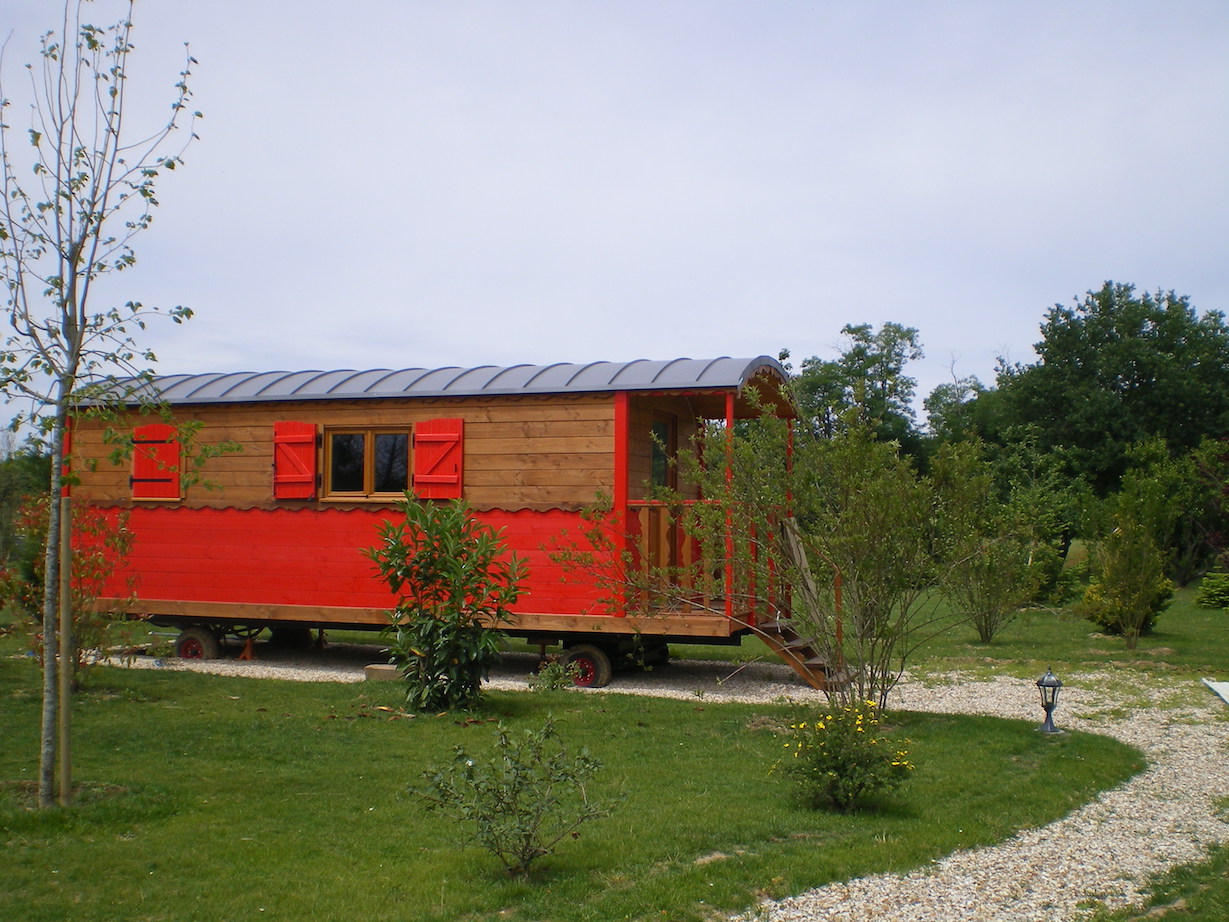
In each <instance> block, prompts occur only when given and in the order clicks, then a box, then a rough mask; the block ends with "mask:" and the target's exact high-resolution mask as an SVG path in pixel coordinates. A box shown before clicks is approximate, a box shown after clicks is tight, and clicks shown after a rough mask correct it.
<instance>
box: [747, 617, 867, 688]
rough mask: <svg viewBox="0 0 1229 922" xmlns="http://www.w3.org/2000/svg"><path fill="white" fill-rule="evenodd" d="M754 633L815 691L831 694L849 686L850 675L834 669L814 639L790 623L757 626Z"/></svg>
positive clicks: (775, 622) (774, 622)
mask: <svg viewBox="0 0 1229 922" xmlns="http://www.w3.org/2000/svg"><path fill="white" fill-rule="evenodd" d="M751 630H752V631H753V632H754V633H755V634H756V635H757V636H758V637H759V638H760V639H761V640H763V641H764V643H766V644H767V645H768V649H770V650H772V652H773V653H775V654H776V655H777V656H778V657H780V659H781V660H782V661H783V662H784V663H785V664H786V665H788V666H789V667H790V668H791V669H793V670H794V672H796V673H798V675H800V676H802V678H803V681H805V682H806V683H807V684H808V685H810V686H811V687H812V688H814V689H817V690H819V691H828V690H830V689H833V688H841V687H842V686H844V685H847V684H849V673H848V672H846V671H844V670H842V669H834V668H832V665H831V664H830V663H829V662H828V661H827V659H826V658H825V657H824V656H823V654H822V653H820V651H819V650H818V649H816V646H815V641H814V639H811V638H807V637H803V636H802V635H800V634H799V633H798V632H797V631H796V630H795V629H794V626H793V624H792V623H791V622H789V621H786V620H780V621H770V622H768V623H766V624H760V625H754V626H752V627H751Z"/></svg>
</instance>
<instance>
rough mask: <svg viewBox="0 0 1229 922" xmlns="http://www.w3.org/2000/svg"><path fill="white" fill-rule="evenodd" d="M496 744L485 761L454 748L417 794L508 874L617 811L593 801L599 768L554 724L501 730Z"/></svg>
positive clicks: (426, 776)
mask: <svg viewBox="0 0 1229 922" xmlns="http://www.w3.org/2000/svg"><path fill="white" fill-rule="evenodd" d="M495 741H496V742H495V751H494V752H493V754H492V755H491V756H490V757H489V758H488V759H486V760H483V759H482V758H480V757H478V758H476V757H474V756H471V755H470V754H469V753H467V752H466V751H465V749H464V748H462V747H461V746H456V747H454V749H453V758H452V762H451V763H450V764H449V765H446V766H442V767H440V766H431V767H429V768H428V769H427V770H426V771H425V772H423V779H424V780H425V782H426V784H425V786H424V787H421V788H418V789H416V790H415V791H414V793H415V794H417V795H418V796H419V797H421V798H422V799H423V800H425V801H426V802H427V806H428V808H429V809H432V810H437V811H440V812H441V813H443V814H445V815H446V816H447V817H449V819H451V820H453V821H455V822H456V823H457V824H459V825H461V826H465V827H470V828H471V829H472V833H471V836H470V837H471V838H472V839H473V841H474V842H475V843H476V844H478V845H480V846H481V847H482V848H484V849H486V850H487V851H488V852H490V853H491V854H492V855H494V856H495V857H496V858H498V859H499V860H500V862H501V863H502V864H503V866H504V868H505V869H507V871H508V873H509V874H510V875H512V876H523V875H526V874H528V873H529V870H530V866H531V865H532V864H533V863H534V862H535V861H537V860H538V859H539V858H543V857H545V856H546V855H549V854H551V852H553V851H554V850H555V847H556V846H557V845H558V844H559V843H560V842H562V841H563V840H564V839H566V838H573V839H575V838H579V837H580V834H579V833H578V832H577V829H579V827H580V826H581V825H582V824H583V823H586V822H588V821H589V820H593V819H597V818H598V817H602V816H606V815H607V814H609V813H610V811H611V809H612V807H611V806H610V805H608V804H602V803H598V802H596V801H592V800H590V799H589V795H588V792H587V790H586V786H587V785H588V784H589V782H590V781H591V780H592V778H593V777H594V775H596V774H597V772H598V771H599V770H600V769H601V767H602V763H601V762H600V761H599V760H598V759H596V758H594V757H593V756H592V755H590V754H589V750H588V749H581V750H580V751H579V752H577V753H576V754H575V755H571V754H570V753H569V752H568V750H567V747H566V746H564V744H563V741H562V740H561V739H560V738H559V732H558V731H557V730H556V729H555V722H554V720H552V719H550V718H548V719H547V721H546V723H545V724H543V725H542V727H541V728H540V729H538V730H525V731H523V732H522V733H521V734H517V735H514V734H513V732H512V730H511V729H509V728H508V727H507V726H506V725H505V724H503V723H500V724H499V725H498V726H497V727H496V729H495Z"/></svg>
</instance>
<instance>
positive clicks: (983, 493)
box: [931, 440, 1058, 643]
mask: <svg viewBox="0 0 1229 922" xmlns="http://www.w3.org/2000/svg"><path fill="white" fill-rule="evenodd" d="M931 476H932V477H933V478H934V482H935V489H936V493H937V498H938V515H939V516H941V519H942V526H943V527H942V533H943V535H944V536H945V538H946V540H947V541H948V542H949V546H948V547H947V548H946V551H945V555H944V556H945V557H946V558H947V560H948V561H949V565H948V568H947V579H946V581H945V585H944V592H945V594H946V596H947V598H948V599H949V600H950V601H951V603H952V607H953V609H954V610H955V611H956V612H957V613H958V614H960V615H962V616H963V617H964V618H966V619H968V621H969V622H970V623H971V624H972V625H973V627H974V628H976V630H977V636H978V637H979V638H980V640H981V642H982V643H990V642H991V641H992V640H993V639H994V636H995V634H997V633H998V632H999V631H1000V630H1001V629H1002V628H1003V627H1005V626H1006V625H1007V624H1008V623H1009V622H1010V621H1011V620H1012V619H1013V618H1014V617H1015V616H1016V614H1017V613H1018V612H1019V611H1020V609H1021V608H1023V607H1024V606H1025V605H1027V604H1028V603H1030V602H1032V601H1033V600H1034V599H1035V598H1036V596H1037V593H1038V590H1039V589H1040V588H1041V586H1042V584H1043V583H1044V582H1045V581H1046V580H1047V579H1048V578H1049V577H1050V574H1051V571H1053V570H1054V569H1055V563H1056V562H1057V560H1058V548H1057V546H1056V545H1055V543H1054V542H1053V541H1052V540H1047V539H1048V538H1050V537H1051V535H1050V534H1049V529H1047V527H1046V523H1045V520H1044V518H1043V517H1039V516H1038V515H1037V510H1036V508H1034V507H1033V506H1032V505H1031V504H1026V503H1022V502H1020V501H1019V498H1018V497H1011V496H1009V497H1008V498H1007V499H1006V500H1004V499H1002V498H1001V497H1000V495H999V491H998V489H997V486H996V484H995V478H994V474H993V468H992V466H991V464H990V462H989V461H988V460H987V458H986V447H985V445H984V444H983V443H982V442H981V441H980V440H968V441H962V442H953V443H948V444H946V445H944V446H942V447H941V448H940V449H939V452H938V454H937V456H936V457H935V459H934V463H933V465H932V468H931ZM1023 495H1027V494H1023Z"/></svg>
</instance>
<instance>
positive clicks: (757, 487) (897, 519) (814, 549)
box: [681, 414, 944, 705]
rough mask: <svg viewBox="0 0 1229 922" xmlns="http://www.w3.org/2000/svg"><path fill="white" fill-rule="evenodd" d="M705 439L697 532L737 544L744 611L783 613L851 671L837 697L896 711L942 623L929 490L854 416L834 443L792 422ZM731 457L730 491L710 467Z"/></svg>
mask: <svg viewBox="0 0 1229 922" xmlns="http://www.w3.org/2000/svg"><path fill="white" fill-rule="evenodd" d="M705 439H706V441H705V443H704V444H703V445H701V446H700V448H699V450H698V451H697V452H696V453H695V454H694V455H683V456H682V457H681V460H682V463H683V464H684V465H685V466H686V468H687V470H688V477H693V478H695V479H697V480H698V481H699V482H700V483H701V484H702V485H703V492H704V495H705V496H706V497H708V499H709V502H707V503H703V504H696V505H695V506H693V507H691V517H690V519H689V521H688V524H687V527H688V528H689V530H691V531H692V532H693V533H694V534H696V536H697V537H698V538H699V540H700V542H701V544H702V546H706V547H710V548H712V547H723V546H724V542H725V540H726V536H727V535H728V536H729V539H730V544H731V546H732V548H733V550H734V553H735V555H736V558H737V563H738V566H739V569H740V570H742V571H743V572H746V573H748V574H750V575H749V576H748V577H747V578H746V579H745V580H744V581H743V584H741V585H738V586H736V587H735V590H736V592H741V593H744V595H740V596H739V597H738V599H737V602H736V605H737V606H738V607H741V608H744V609H745V608H749V607H757V608H758V609H760V610H761V611H762V610H764V609H765V608H766V607H767V606H771V605H777V606H782V609H779V610H781V611H782V612H783V614H785V615H789V616H792V618H793V621H794V624H795V629H796V630H798V632H799V633H800V634H802V635H804V636H807V637H810V638H814V639H815V642H816V643H817V644H818V645H819V647H820V649H821V650H822V652H823V655H824V656H825V658H826V659H827V661H828V662H829V663H830V664H833V666H834V667H838V668H840V667H845V668H847V670H848V673H849V675H850V683H849V684H848V685H844V686H839V687H836V686H834V687H833V689H832V690H831V693H832V694H836V695H839V696H849V698H850V700H867V699H873V700H877V701H879V703H880V704H881V705H882V704H884V703H886V700H887V694H888V692H889V691H890V690H891V688H892V686H893V685H895V683H896V681H897V680H898V678H899V676H900V674H901V672H902V671H903V669H904V664H905V662H906V660H907V659H908V657H909V655H910V654H911V652H912V651H913V650H915V649H916V648H917V646H918V644H920V643H921V642H922V641H923V640H924V639H925V638H926V637H927V636H929V633H928V632H929V630H930V629H931V628H932V627H933V626H934V624H935V617H936V614H937V604H938V602H939V598H938V597H937V594H936V593H934V592H932V591H931V588H932V587H933V586H935V585H936V584H937V583H938V582H939V580H940V577H941V571H942V569H943V566H944V561H943V559H942V556H941V552H942V546H941V542H939V541H938V540H937V533H936V519H935V516H934V503H935V494H934V489H933V486H932V484H931V482H930V481H929V479H927V478H925V477H922V476H920V475H919V474H918V473H917V471H916V470H915V469H914V468H913V466H912V465H911V464H910V463H909V461H908V460H906V459H904V458H902V457H901V456H900V454H899V453H898V451H897V448H896V446H895V445H893V444H891V443H887V442H882V441H880V440H879V439H878V437H877V434H876V431H875V429H874V428H873V427H872V426H871V425H870V424H869V423H868V422H867V421H865V420H862V419H859V418H857V417H856V416H854V415H853V414H851V418H850V419H848V420H847V421H846V422H845V423H844V424H843V425H842V426H841V427H840V428H839V429H838V430H837V431H836V432H835V433H834V434H833V436H832V437H830V438H825V437H822V436H821V435H819V434H817V433H814V432H808V431H798V432H795V433H793V435H791V432H790V429H789V426H788V423H787V422H786V421H784V420H780V419H775V418H772V417H770V416H762V417H760V418H758V419H755V420H752V421H748V422H747V423H746V425H744V426H742V427H740V429H739V430H737V431H736V432H735V433H734V434H733V438H729V439H727V434H726V433H725V431H724V429H723V428H721V427H714V428H712V429H710V430H709V431H708V433H707V434H706V436H705ZM791 444H792V449H791V447H790V446H791ZM787 456H788V457H789V459H790V460H789V462H788V463H787V460H786V458H787ZM722 457H727V458H728V459H729V464H730V467H731V470H732V474H733V476H732V477H730V478H728V479H727V478H726V477H725V473H724V470H723V469H722V468H721V466H720V465H714V464H710V465H708V466H707V467H705V466H704V465H702V464H701V463H700V459H701V458H709V459H712V458H722ZM838 577H839V582H840V587H841V588H840V594H839V597H838V593H837V591H836V590H835V583H836V581H837V578H838ZM778 585H788V586H791V587H792V590H793V591H792V596H791V598H790V599H784V600H783V599H781V598H778V597H776V596H774V594H773V589H774V587H776V586H778ZM786 605H788V606H789V607H788V609H784V606H786Z"/></svg>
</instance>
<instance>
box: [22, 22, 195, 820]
mask: <svg viewBox="0 0 1229 922" xmlns="http://www.w3.org/2000/svg"><path fill="white" fill-rule="evenodd" d="M83 5H84V4H83V2H82V0H75V2H74V0H66V2H65V6H64V12H63V17H62V21H61V24H60V25H59V26H58V27H57V28H56V29H53V30H51V31H48V32H47V33H45V34H44V35H43V36H42V40H41V62H40V64H39V65H38V66H31V67H28V68H27V70H28V73H29V74H30V86H29V89H30V108H29V117H28V120H27V119H26V118H25V117H24V116H23V117H22V122H23V123H24V124H23V126H21V127H14V125H13V124H12V123H11V122H10V121H9V120H10V119H11V118H12V117H13V112H12V108H13V104H12V102H11V101H10V99H9V98H8V93H7V90H8V87H7V86H4V85H3V84H2V83H0V188H2V191H3V202H0V272H2V273H3V283H4V289H5V295H6V297H7V302H6V310H7V315H8V316H7V319H8V322H9V326H10V328H11V331H12V332H11V334H10V335H9V337H8V339H7V340H6V342H5V345H4V348H3V349H0V393H3V394H4V395H5V396H7V397H10V398H26V399H27V400H28V401H29V407H30V409H29V410H28V411H26V412H25V413H23V414H21V415H20V416H19V417H18V419H17V420H15V422H14V425H15V426H16V425H19V424H20V423H21V422H23V421H25V420H28V421H32V422H33V423H34V424H35V425H36V426H37V428H38V431H39V432H40V433H41V434H42V435H43V436H44V437H45V438H46V442H47V446H48V449H49V455H50V462H51V472H52V473H51V478H50V484H49V486H50V493H51V495H53V496H55V495H58V493H59V487H60V482H59V481H60V476H61V475H60V472H61V471H62V470H63V460H64V433H65V429H66V425H67V421H68V418H69V415H70V412H71V410H72V408H73V407H75V406H78V405H80V404H81V402H82V401H83V400H86V399H91V398H94V399H101V398H103V396H104V395H106V396H107V397H108V398H109V399H111V400H114V401H116V402H117V403H118V401H121V400H123V399H125V398H127V397H130V396H131V395H132V394H133V393H139V392H140V385H141V384H142V382H144V381H145V380H147V379H148V378H149V377H150V375H151V372H150V371H149V365H150V363H152V362H153V361H154V356H153V354H152V353H151V352H150V350H149V349H148V348H145V347H143V346H142V345H140V344H139V342H138V341H137V338H138V336H139V335H140V333H141V331H142V330H143V329H144V328H145V324H146V323H147V321H148V319H149V318H150V317H151V316H153V315H158V314H162V315H165V316H169V317H170V318H171V319H173V320H175V321H176V322H180V321H182V320H184V319H186V318H187V317H189V316H190V315H191V312H190V311H189V310H188V309H187V308H183V307H176V308H173V309H171V310H168V311H162V310H160V309H158V308H155V307H147V306H145V305H143V304H141V303H140V302H137V301H131V300H129V301H121V300H113V296H112V295H111V294H109V293H107V291H106V290H105V287H100V286H105V283H106V281H107V280H108V279H109V278H111V277H113V276H114V275H115V274H116V273H118V272H121V271H123V270H124V269H127V268H129V267H131V266H132V265H133V264H134V263H135V261H136V255H135V253H134V251H133V248H132V243H133V239H134V238H135V236H136V235H137V234H139V233H140V232H141V231H143V230H145V229H147V228H148V227H149V225H150V223H151V222H152V220H153V213H154V209H155V208H156V207H157V205H158V199H157V195H156V183H157V181H158V179H159V177H160V175H161V174H162V173H163V171H165V170H173V169H175V168H176V167H177V166H179V165H180V164H181V163H182V159H181V157H182V154H183V151H184V149H185V148H186V146H187V144H188V143H190V141H191V140H192V139H193V138H195V134H193V133H192V132H191V131H190V130H189V131H188V132H187V136H186V137H182V139H180V140H178V141H176V134H177V132H178V131H179V129H180V127H181V124H183V123H189V124H190V123H192V122H194V120H195V118H196V117H198V116H199V113H192V112H190V110H188V109H187V104H188V100H189V98H190V95H191V94H190V92H189V89H188V82H187V81H188V78H189V73H190V71H189V68H190V66H191V65H192V64H193V63H195V62H194V60H193V59H192V58H191V57H190V56H189V57H187V64H186V65H185V68H184V70H183V71H181V73H180V75H179V80H178V82H177V83H176V84H175V87H174V90H173V93H172V102H171V110H170V116H169V117H168V118H167V119H166V120H165V121H162V122H160V124H159V126H158V127H156V128H154V130H152V131H138V132H135V133H134V132H133V131H132V130H131V124H130V123H131V118H130V116H129V113H128V112H127V101H128V86H127V81H128V59H129V55H130V54H131V53H132V49H133V46H132V43H131V40H130V35H131V30H132V21H131V14H132V0H128V2H127V3H126V4H125V5H124V6H125V10H126V13H125V15H124V16H123V17H122V18H121V19H120V20H119V21H118V22H116V23H115V24H114V25H113V26H109V27H105V28H102V27H98V26H94V25H92V24H90V23H88V22H86V21H84V20H83V18H82V13H83ZM0 79H2V75H0ZM18 137H20V138H21V139H22V140H21V141H20V142H19V141H18V140H17V139H18ZM117 376H122V377H125V378H127V379H128V380H129V381H130V382H131V384H130V386H129V387H128V388H126V389H125V388H116V386H115V381H116V378H117ZM61 530H62V523H61V518H60V510H59V505H58V504H52V507H51V510H50V519H49V522H48V528H47V546H46V553H45V560H46V565H45V567H44V579H45V591H44V593H43V596H44V599H45V605H44V611H43V630H44V634H45V636H47V637H53V636H56V631H57V603H58V598H59V595H58V586H59V580H60V561H59V559H58V556H57V550H58V548H59V544H60V533H61ZM55 663H56V658H55V657H47V659H46V667H45V668H44V676H43V729H42V744H41V747H40V770H39V802H40V803H41V804H42V805H44V806H45V805H49V804H50V803H51V802H52V783H53V776H54V762H55V753H56V735H55V724H56V713H57V709H58V707H59V706H60V702H59V700H58V695H57V676H56V667H55ZM63 706H64V707H67V702H63Z"/></svg>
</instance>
